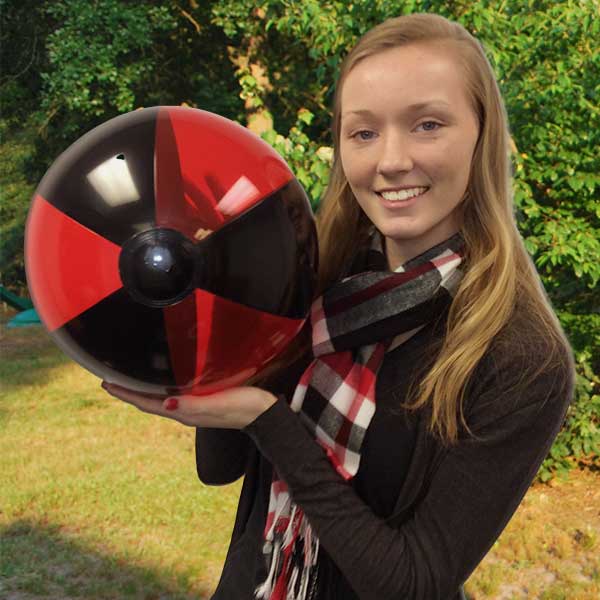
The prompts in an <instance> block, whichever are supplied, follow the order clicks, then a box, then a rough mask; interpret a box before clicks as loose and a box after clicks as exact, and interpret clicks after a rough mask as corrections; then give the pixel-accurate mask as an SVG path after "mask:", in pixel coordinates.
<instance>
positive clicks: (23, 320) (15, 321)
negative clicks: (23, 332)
mask: <svg viewBox="0 0 600 600" xmlns="http://www.w3.org/2000/svg"><path fill="white" fill-rule="evenodd" d="M28 325H41V321H40V317H39V315H38V314H37V312H36V311H35V308H29V309H27V310H24V311H23V312H20V313H19V314H18V315H16V316H14V317H13V318H12V319H11V320H10V321H9V322H8V323H7V324H6V326H7V327H26V326H28Z"/></svg>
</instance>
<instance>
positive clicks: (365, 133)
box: [350, 129, 375, 142]
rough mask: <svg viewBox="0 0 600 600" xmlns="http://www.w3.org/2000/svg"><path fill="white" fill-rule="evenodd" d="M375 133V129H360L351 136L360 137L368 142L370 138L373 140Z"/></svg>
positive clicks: (353, 137)
mask: <svg viewBox="0 0 600 600" xmlns="http://www.w3.org/2000/svg"><path fill="white" fill-rule="evenodd" d="M374 135H375V132H373V131H369V130H368V129H361V130H360V131H357V132H356V133H353V134H352V135H351V136H350V137H351V138H352V139H355V138H356V139H359V140H360V141H363V142H367V141H369V140H372V139H373V136H374Z"/></svg>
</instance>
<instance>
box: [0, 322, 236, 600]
mask: <svg viewBox="0 0 600 600" xmlns="http://www.w3.org/2000/svg"><path fill="white" fill-rule="evenodd" d="M4 333H5V337H4V339H3V360H2V367H1V371H0V378H1V380H2V382H3V389H2V397H1V401H0V403H1V404H0V411H1V414H2V423H1V427H2V430H1V433H0V472H1V473H2V480H3V485H2V488H1V490H0V507H1V513H0V526H1V528H2V538H1V544H2V546H1V552H2V561H1V567H0V577H1V578H2V579H3V585H4V587H5V588H7V589H19V590H22V591H29V592H30V593H35V594H52V593H56V594H57V595H56V597H57V598H58V597H62V596H61V594H60V593H58V592H57V590H59V589H62V590H63V591H64V593H67V594H69V595H71V594H74V593H75V591H76V590H78V595H83V596H84V597H96V596H97V597H100V596H102V597H109V596H111V595H112V596H113V597H119V595H124V596H125V595H126V596H131V597H136V596H137V595H140V594H141V595H140V597H144V598H146V597H147V598H149V597H152V595H153V594H159V595H160V594H165V593H168V597H173V598H177V597H186V595H189V596H190V597H192V595H194V597H198V596H201V597H208V596H209V594H210V592H212V591H213V590H214V587H215V585H216V583H217V581H218V577H219V575H220V572H221V567H222V564H223V561H224V559H225V553H226V549H227V545H228V542H229V538H230V535H231V530H232V527H233V515H234V514H235V507H236V504H237V498H238V496H239V491H240V487H241V483H242V481H241V480H240V481H238V482H236V483H235V484H233V485H230V486H223V487H208V486H205V485H203V484H202V483H201V482H200V481H199V480H198V478H197V476H196V471H195V459H194V432H193V429H191V428H187V427H184V426H182V425H180V424H178V423H175V422H172V421H168V420H166V419H160V418H157V417H153V416H151V415H147V414H144V413H141V412H139V411H137V410H136V409H135V408H133V407H131V406H129V405H127V404H124V403H122V402H120V401H118V400H116V399H114V398H111V397H110V396H108V395H107V394H106V393H105V392H104V391H103V390H102V389H101V388H100V387H99V383H100V382H99V380H98V379H97V378H96V377H94V376H93V375H91V374H90V373H88V372H87V371H85V370H83V369H82V368H81V367H79V366H78V365H76V364H74V363H72V362H71V361H69V360H67V359H66V358H65V357H64V356H63V355H62V353H61V352H60V351H59V350H58V349H57V348H55V346H54V345H53V344H52V343H51V342H50V340H49V339H48V338H47V336H45V334H44V333H43V332H42V331H41V329H39V328H38V329H28V330H7V331H5V332H4ZM32 346H33V347H34V348H33V350H32ZM67 585H68V586H70V587H73V586H75V588H74V590H71V591H69V590H68V589H66V588H65V586H67ZM0 591H1V589H0ZM157 597H158V596H157Z"/></svg>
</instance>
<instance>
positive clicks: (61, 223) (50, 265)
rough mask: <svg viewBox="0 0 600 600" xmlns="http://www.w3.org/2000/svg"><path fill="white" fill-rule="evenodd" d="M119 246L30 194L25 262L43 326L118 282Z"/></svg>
mask: <svg viewBox="0 0 600 600" xmlns="http://www.w3.org/2000/svg"><path fill="white" fill-rule="evenodd" d="M44 242H45V243H44ZM120 251H121V248H120V247H119V246H117V245H116V244H113V243H112V242H110V241H109V240H107V239H106V238H103V237H102V236H100V235H98V234H97V233H95V232H94V231H91V230H90V229H88V228H87V227H84V226H83V225H81V223H78V222H77V221H75V220H73V219H71V218H70V217H68V216H67V215H65V214H64V213H63V212H61V211H59V210H57V209H56V208H54V206H52V205H51V204H50V203H48V202H47V201H46V200H45V199H44V198H42V196H40V195H39V194H38V195H36V196H35V197H34V200H33V203H32V206H31V209H30V212H29V216H28V219H27V236H26V238H25V263H26V268H27V281H28V283H29V291H30V293H31V296H32V298H33V301H34V303H35V306H36V309H37V310H38V312H39V314H40V318H41V319H42V321H43V322H44V324H45V325H46V327H47V328H48V331H50V332H52V331H54V330H55V329H58V328H59V327H62V326H63V325H64V324H65V323H66V322H67V321H70V320H71V319H74V318H75V317H77V316H78V315H79V314H81V313H82V312H84V311H86V310H87V309H88V308H90V307H91V306H93V305H94V304H97V303H98V302H100V301H101V300H102V299H104V298H106V297H107V296H109V295H110V294H112V293H113V292H114V291H115V290H118V289H119V288H120V287H122V285H123V284H122V282H121V277H120V275H119V253H120Z"/></svg>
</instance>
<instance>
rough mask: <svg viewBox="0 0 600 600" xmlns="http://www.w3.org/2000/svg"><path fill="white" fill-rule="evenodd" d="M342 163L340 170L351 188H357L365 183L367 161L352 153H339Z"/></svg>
mask: <svg viewBox="0 0 600 600" xmlns="http://www.w3.org/2000/svg"><path fill="white" fill-rule="evenodd" d="M340 158H341V161H342V169H343V170H344V174H345V175H346V179H347V180H348V182H349V183H350V185H352V186H357V185H361V184H364V183H365V179H366V177H367V175H368V170H369V169H368V165H367V161H366V160H365V159H364V158H363V159H361V157H360V156H356V155H355V153H353V152H346V153H344V152H340Z"/></svg>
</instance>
